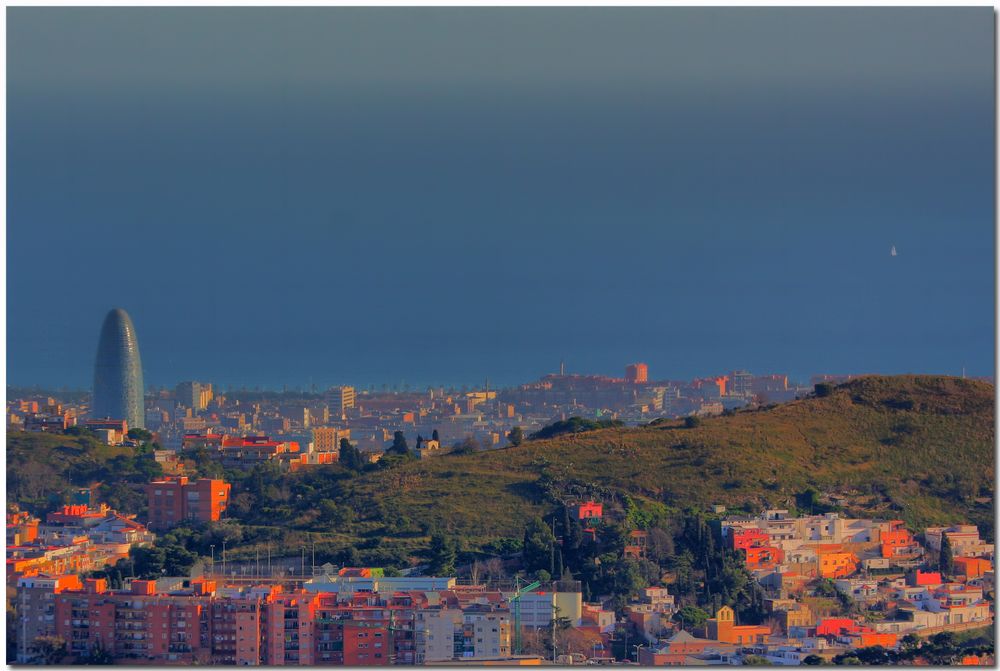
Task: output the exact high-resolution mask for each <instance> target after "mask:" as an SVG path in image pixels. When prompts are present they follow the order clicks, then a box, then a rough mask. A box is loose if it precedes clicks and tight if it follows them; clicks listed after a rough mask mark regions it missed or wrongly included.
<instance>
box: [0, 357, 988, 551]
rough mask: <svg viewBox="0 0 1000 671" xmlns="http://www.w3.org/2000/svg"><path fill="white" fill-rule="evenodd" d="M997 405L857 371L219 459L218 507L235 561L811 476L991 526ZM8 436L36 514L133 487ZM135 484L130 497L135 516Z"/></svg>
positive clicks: (779, 498)
mask: <svg viewBox="0 0 1000 671" xmlns="http://www.w3.org/2000/svg"><path fill="white" fill-rule="evenodd" d="M993 402H994V398H993V386H992V385H990V384H987V383H983V382H978V381H972V380H963V379H958V378H946V377H931V376H900V377H868V378H862V379H859V380H855V381H852V382H850V383H848V384H846V385H842V386H840V387H837V388H835V389H834V390H833V391H832V393H831V394H830V395H829V396H825V397H823V398H816V397H810V398H807V399H803V400H799V401H794V402H790V403H785V404H781V405H777V406H773V407H770V408H767V409H762V410H752V411H751V410H747V411H740V412H736V413H734V414H731V415H727V416H722V417H714V418H706V419H704V420H703V421H702V422H701V424H700V426H697V427H694V428H685V426H684V423H683V422H682V421H665V422H660V423H657V424H655V425H650V426H645V427H638V428H619V427H615V428H606V429H599V430H594V431H587V432H583V433H576V434H569V435H562V436H557V437H554V438H549V439H545V440H529V441H527V442H525V443H524V444H522V445H520V446H518V447H509V448H505V449H500V450H493V451H488V452H480V453H473V454H466V455H461V456H459V455H447V454H446V455H442V456H440V457H436V458H432V459H428V460H423V461H414V462H407V463H403V464H399V465H396V466H393V467H392V468H388V469H376V470H368V471H365V472H363V473H359V474H351V473H350V472H349V471H347V470H346V469H345V468H343V467H341V466H328V467H319V468H316V469H309V470H307V471H303V472H300V473H296V474H281V473H278V472H277V471H275V470H273V469H272V470H267V469H263V470H260V471H254V472H250V473H246V472H244V473H229V474H228V475H227V477H229V478H230V479H231V481H233V482H234V499H233V503H232V505H231V506H230V511H229V514H230V517H232V518H234V519H237V520H239V521H240V522H241V523H242V525H243V529H242V531H241V532H240V534H239V535H240V537H241V538H242V542H241V543H240V544H239V546H238V547H237V546H236V543H235V542H233V544H232V545H231V547H233V548H234V550H233V553H234V555H233V556H234V557H238V556H239V555H241V554H246V555H247V556H252V554H253V552H254V549H255V547H257V546H258V544H260V543H264V542H270V543H271V544H272V547H273V548H274V549H275V550H278V548H283V549H284V550H285V551H287V552H289V553H297V552H298V547H299V545H301V544H303V543H308V542H311V541H316V543H317V547H318V550H319V552H321V554H322V555H323V556H328V555H335V554H336V552H337V551H338V550H339V549H343V548H347V547H355V548H359V549H361V550H362V553H363V555H364V556H365V558H366V560H367V561H372V562H374V561H380V560H381V561H384V562H387V563H397V564H398V563H400V562H401V561H403V560H404V558H406V557H412V556H414V555H415V554H419V553H420V552H422V551H423V550H425V549H426V547H427V545H428V543H429V531H430V530H431V529H435V528H437V529H442V530H444V531H446V532H448V533H449V535H452V536H454V537H456V538H459V539H461V540H462V543H463V545H464V549H465V550H468V551H476V550H480V549H483V548H487V549H488V548H489V547H490V546H491V545H492V546H493V547H494V548H496V547H497V543H498V542H502V539H520V538H521V536H522V534H523V530H524V526H525V523H526V522H527V521H528V520H529V519H531V518H532V517H533V516H535V515H545V514H548V513H550V512H552V511H553V510H554V508H555V507H556V505H557V502H558V501H568V500H574V499H578V498H581V497H587V496H596V497H598V498H601V499H602V500H604V501H606V502H608V503H610V504H611V506H612V507H618V506H620V505H622V504H623V502H624V499H625V496H626V495H627V496H628V497H630V498H631V500H632V501H633V502H634V504H635V505H636V506H638V507H639V509H640V510H642V511H643V512H645V513H647V514H650V515H654V516H660V517H662V516H669V515H671V514H672V512H676V511H680V510H683V509H685V508H687V507H689V506H698V507H702V506H707V505H710V504H723V505H726V506H728V507H729V508H730V509H744V510H750V509H755V510H758V509H760V508H762V507H764V506H770V507H792V506H795V505H796V504H797V502H800V503H802V502H803V500H804V498H805V497H802V494H803V493H804V492H806V491H807V490H809V489H810V488H812V489H815V490H816V491H817V492H818V493H819V495H820V496H819V499H820V501H821V502H823V501H824V495H825V494H828V493H835V494H837V495H838V496H839V497H841V498H839V499H838V501H837V503H840V504H841V505H842V506H843V510H844V511H845V512H846V513H849V514H857V515H866V516H874V517H883V518H886V517H892V518H896V517H899V518H902V519H905V520H906V521H907V522H908V523H909V524H910V525H911V528H914V529H916V530H919V529H921V528H923V527H925V526H928V525H932V524H938V523H950V522H959V521H971V522H974V523H976V524H978V525H980V528H982V529H983V531H984V532H985V533H986V534H987V535H988V536H990V537H992V534H993V529H992V519H993V510H992V497H993V495H994V478H993V473H994V468H995V452H994V438H995V436H994V405H993ZM7 445H8V457H7V475H8V488H9V489H8V497H9V498H8V500H9V501H15V500H20V501H21V502H22V503H29V504H30V505H29V507H31V508H32V509H36V510H37V509H39V508H42V507H44V504H45V502H46V501H47V500H50V498H51V499H58V498H59V496H58V495H56V493H57V492H59V491H61V490H65V488H67V487H68V486H70V485H78V484H87V483H88V482H91V481H94V480H98V481H104V482H108V481H109V480H111V481H115V480H117V479H119V478H121V477H124V478H126V479H128V480H130V481H132V482H135V483H138V482H141V481H143V471H144V470H145V469H147V468H151V467H154V466H155V464H149V463H147V462H146V461H145V460H143V459H138V458H135V459H129V458H128V457H126V456H124V455H125V454H127V452H128V450H124V449H121V448H108V447H105V446H101V445H99V444H96V441H90V440H89V439H82V438H74V437H70V436H46V435H41V434H23V433H20V434H18V433H14V434H10V435H9V436H8V443H7ZM150 461H151V460H150ZM136 490H137V488H136V487H133V488H131V491H132V493H133V494H132V496H133V498H132V499H131V501H130V503H131V505H132V507H131V508H130V509H131V510H132V511H133V512H140V513H141V512H142V511H141V507H142V503H141V502H140V501H138V498H141V495H139V496H135V494H136ZM105 491H107V494H108V495H109V496H114V495H115V494H116V493H115V492H112V491H111V488H106V490H105ZM128 491H129V488H128V487H126V486H118V487H117V497H118V498H117V500H116V501H115V500H113V501H109V502H112V503H116V502H121V503H122V504H125V503H127V502H129V501H128V500H127V497H128V496H129V494H128ZM103 493H104V492H103V491H102V494H103ZM845 500H846V503H844V501H845ZM827 503H828V502H827ZM206 547H207V546H206Z"/></svg>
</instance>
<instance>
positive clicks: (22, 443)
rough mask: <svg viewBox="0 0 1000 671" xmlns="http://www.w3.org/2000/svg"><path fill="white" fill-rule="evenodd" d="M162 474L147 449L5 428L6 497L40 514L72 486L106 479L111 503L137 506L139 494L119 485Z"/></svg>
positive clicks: (129, 507)
mask: <svg viewBox="0 0 1000 671" xmlns="http://www.w3.org/2000/svg"><path fill="white" fill-rule="evenodd" d="M160 474H162V469H160V467H159V465H158V464H156V463H155V461H154V460H153V458H152V456H151V455H148V454H147V455H137V454H136V451H135V450H134V449H133V448H129V447H111V446H109V445H105V444H104V443H102V442H101V441H99V440H96V439H94V438H92V437H89V436H85V435H81V436H68V435H58V434H46V433H24V432H20V431H12V432H10V433H8V434H7V502H8V503H17V504H18V505H20V506H21V508H22V509H23V510H29V511H31V512H33V513H35V514H42V513H44V512H46V511H48V510H52V509H53V508H55V507H56V506H59V505H62V504H63V503H64V502H66V501H67V500H68V498H67V497H68V495H69V492H70V491H72V489H73V488H74V487H84V486H88V485H91V484H93V483H107V484H106V486H104V487H102V495H103V497H104V499H105V500H106V501H108V502H109V503H111V504H112V505H117V506H120V507H121V508H122V509H123V510H129V511H130V512H141V511H140V510H139V509H138V508H140V507H142V508H144V507H145V502H144V498H143V497H142V496H141V495H139V493H138V492H137V491H136V490H135V488H130V487H127V486H124V483H126V482H130V483H134V484H138V483H142V482H148V481H149V478H150V477H152V476H155V475H160Z"/></svg>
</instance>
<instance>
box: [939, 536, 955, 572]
mask: <svg viewBox="0 0 1000 671" xmlns="http://www.w3.org/2000/svg"><path fill="white" fill-rule="evenodd" d="M938 566H939V568H940V569H941V574H942V575H944V576H950V575H952V574H953V573H954V572H955V554H954V552H953V551H952V549H951V541H950V540H949V539H948V534H947V533H944V532H942V533H941V558H940V560H939V561H938Z"/></svg>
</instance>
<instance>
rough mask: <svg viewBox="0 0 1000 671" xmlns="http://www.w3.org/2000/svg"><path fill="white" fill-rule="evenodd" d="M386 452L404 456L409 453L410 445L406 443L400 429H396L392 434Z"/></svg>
mask: <svg viewBox="0 0 1000 671" xmlns="http://www.w3.org/2000/svg"><path fill="white" fill-rule="evenodd" d="M386 452H388V453H389V454H399V455H401V456H406V455H407V454H409V453H410V446H409V445H407V444H406V436H405V435H403V432H402V431H396V432H395V433H393V434H392V446H391V447H390V448H389V449H388V450H386Z"/></svg>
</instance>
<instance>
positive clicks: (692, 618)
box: [673, 605, 708, 629]
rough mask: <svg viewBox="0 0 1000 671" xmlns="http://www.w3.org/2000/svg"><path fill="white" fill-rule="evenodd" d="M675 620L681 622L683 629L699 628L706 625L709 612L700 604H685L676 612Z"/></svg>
mask: <svg viewBox="0 0 1000 671" xmlns="http://www.w3.org/2000/svg"><path fill="white" fill-rule="evenodd" d="M673 619H674V621H675V622H680V624H681V628H682V629H698V628H700V627H703V626H705V622H706V621H707V620H708V613H706V612H705V611H703V610H702V609H701V608H698V606H690V605H689V606H684V607H683V608H681V609H680V610H679V611H677V612H676V613H674V618H673Z"/></svg>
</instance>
